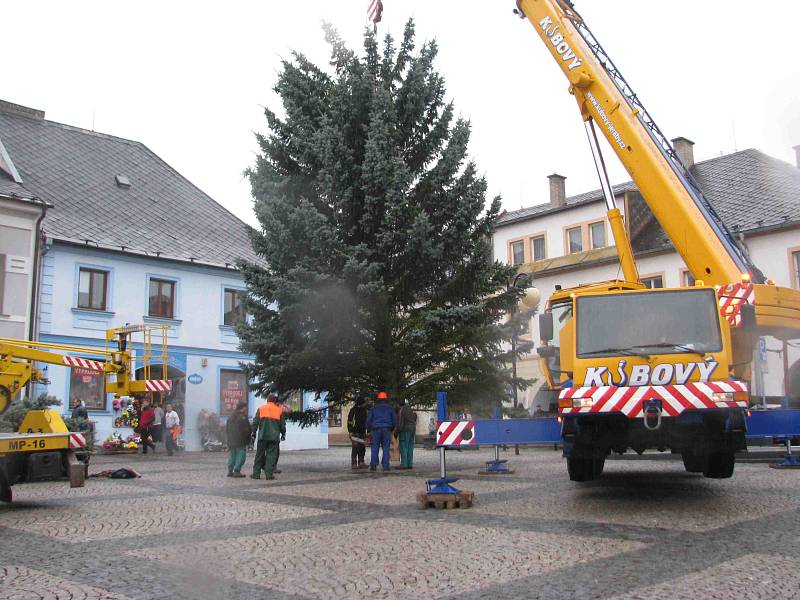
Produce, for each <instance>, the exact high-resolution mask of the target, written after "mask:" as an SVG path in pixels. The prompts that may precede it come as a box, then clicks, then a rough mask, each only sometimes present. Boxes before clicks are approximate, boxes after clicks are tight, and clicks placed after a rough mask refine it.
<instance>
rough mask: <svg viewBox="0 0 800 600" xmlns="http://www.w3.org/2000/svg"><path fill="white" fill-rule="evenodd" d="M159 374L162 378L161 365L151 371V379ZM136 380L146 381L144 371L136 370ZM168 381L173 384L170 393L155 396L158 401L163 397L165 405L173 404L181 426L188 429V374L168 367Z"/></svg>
mask: <svg viewBox="0 0 800 600" xmlns="http://www.w3.org/2000/svg"><path fill="white" fill-rule="evenodd" d="M156 374H158V375H157V376H158V377H161V365H153V366H152V367H151V370H150V377H151V378H154V377H156ZM136 379H144V369H143V368H140V369H136ZM167 379H169V380H170V381H171V382H172V389H171V390H170V391H169V392H163V393H161V394H154V397H155V398H156V399H158V398H159V396H160V397H161V399H162V401H163V403H164V404H167V403H169V404H172V408H174V409H175V412H177V413H178V416H179V417H180V418H181V424H182V425H183V427H184V428H185V427H186V418H185V416H186V373H184V372H183V371H181V370H180V369H178V368H177V367H173V366H171V365H168V366H167Z"/></svg>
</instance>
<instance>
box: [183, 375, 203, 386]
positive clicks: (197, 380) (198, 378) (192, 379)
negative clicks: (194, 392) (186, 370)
mask: <svg viewBox="0 0 800 600" xmlns="http://www.w3.org/2000/svg"><path fill="white" fill-rule="evenodd" d="M186 379H188V380H189V383H193V384H194V385H199V384H201V383H203V376H202V375H200V374H198V373H192V374H191V375H189V376H188V377H187V378H186Z"/></svg>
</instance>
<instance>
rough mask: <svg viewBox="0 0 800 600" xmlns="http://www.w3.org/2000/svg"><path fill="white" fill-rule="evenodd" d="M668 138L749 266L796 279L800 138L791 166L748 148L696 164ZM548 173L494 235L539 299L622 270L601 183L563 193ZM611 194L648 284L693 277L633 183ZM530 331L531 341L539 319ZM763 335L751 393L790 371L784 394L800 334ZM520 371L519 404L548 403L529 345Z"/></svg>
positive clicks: (799, 392) (793, 384)
mask: <svg viewBox="0 0 800 600" xmlns="http://www.w3.org/2000/svg"><path fill="white" fill-rule="evenodd" d="M673 144H674V145H675V149H676V151H677V152H678V154H679V155H680V156H681V158H682V159H683V161H684V163H685V164H686V165H687V166H688V167H689V168H690V169H691V172H692V174H693V175H694V177H695V179H696V180H697V182H698V183H699V185H700V187H701V188H702V189H703V192H704V194H705V196H706V198H708V200H709V202H711V204H712V205H713V206H714V208H715V209H716V211H717V213H718V214H719V215H720V217H721V218H722V219H723V221H725V224H726V225H727V227H728V228H729V229H730V231H731V232H732V233H733V234H734V235H736V236H737V237H739V239H740V240H741V241H742V242H743V244H744V246H745V248H746V249H747V250H748V251H749V253H750V256H751V258H752V260H753V262H754V263H755V265H756V266H758V267H759V268H760V269H761V270H762V271H763V272H764V273H765V275H766V276H767V277H768V278H770V279H773V280H774V281H775V282H776V283H777V285H781V286H791V287H795V288H798V287H800V146H797V147H795V150H796V151H797V152H798V164H797V165H796V166H792V165H790V164H787V163H785V162H783V161H780V160H777V159H775V158H772V157H770V156H767V155H765V154H763V153H762V152H759V151H758V150H752V149H750V150H743V151H740V152H735V153H733V154H728V155H724V156H720V157H718V158H713V159H710V160H706V161H702V162H698V163H695V162H694V155H693V154H694V153H693V143H692V142H691V141H689V140H687V139H685V138H678V139H676V140H673ZM548 179H549V198H548V200H549V201H548V202H546V203H543V204H539V205H537V206H532V207H530V208H523V209H520V210H516V211H512V212H506V213H503V214H502V215H501V216H500V217H499V218H498V220H497V223H496V226H495V232H494V237H493V243H494V255H495V258H496V259H498V260H502V261H506V262H508V263H509V264H514V265H517V266H518V267H519V268H520V270H521V271H527V272H530V273H532V274H533V276H534V284H535V286H536V287H537V288H539V290H540V291H541V293H542V298H543V300H542V302H545V301H546V299H547V298H548V297H549V296H550V295H551V294H552V293H553V291H554V290H555V286H556V285H560V286H561V287H562V288H567V287H572V286H576V285H579V284H583V283H591V282H596V281H604V280H608V279H616V278H621V277H622V272H621V269H620V267H619V262H618V260H617V253H616V249H615V247H614V240H613V237H612V234H611V229H610V227H609V224H608V222H607V219H606V208H605V203H604V200H603V196H602V192H601V191H600V190H595V191H592V192H588V193H584V194H580V195H577V196H570V197H568V196H567V195H566V185H565V183H566V178H565V177H563V176H561V175H555V174H554V175H551V176H550V177H549V178H548ZM543 188H544V186H543ZM614 194H615V196H616V199H617V203H618V206H619V207H620V210H621V211H622V212H623V214H624V215H625V221H626V227H627V231H628V235H629V236H630V239H631V242H632V245H633V249H634V253H635V254H636V259H637V263H638V268H639V274H640V277H641V279H642V281H643V282H644V283H646V284H647V285H649V286H651V287H665V286H666V287H669V286H677V285H681V284H686V283H690V282H691V281H692V278H691V275H690V274H689V273H688V271H687V270H686V266H685V265H684V263H683V261H682V259H681V257H680V256H679V255H678V254H677V253H676V252H675V250H674V248H673V247H672V245H671V244H670V242H669V240H668V239H667V237H666V235H665V233H664V231H663V230H662V229H661V227H660V226H659V224H658V223H657V222H656V220H655V218H654V217H653V214H652V213H651V212H650V210H649V209H648V207H647V205H646V204H645V203H644V201H643V199H642V196H641V194H639V192H638V190H637V188H636V186H635V185H634V184H633V183H632V182H627V183H623V184H621V185H617V186H614ZM530 335H531V336H532V338H533V340H534V341H535V342H536V344H538V341H539V335H538V323H537V320H536V319H533V321H532V324H531V334H530ZM763 343H764V344H765V348H764V349H763V350H762V352H760V353H756V354H757V357H756V360H754V363H755V364H754V373H755V377H754V382H753V392H754V394H756V395H765V396H782V395H783V394H784V389H783V386H784V371H787V374H788V386H787V387H788V391H789V394H790V395H791V396H793V397H800V343H794V345H792V344H788V345H784V344H783V343H782V342H781V341H779V340H776V339H773V338H766V339H764V341H763ZM518 371H519V374H520V376H522V377H529V378H538V379H539V381H538V382H537V383H536V384H534V385H533V386H532V387H531V388H529V389H528V390H526V391H525V392H522V393H521V394H520V399H521V401H522V402H523V403H524V405H525V406H526V407H528V408H529V409H531V410H536V409H541V410H548V409H549V408H551V407H550V404H551V403H552V402H553V397H552V395H550V394H545V393H543V392H542V391H541V390H540V389H539V388H540V387H541V384H542V381H543V378H542V376H541V371H540V370H539V365H538V357H537V356H536V354H535V353H534V354H531V355H528V356H525V357H523V359H522V360H521V361H520V362H519V363H518Z"/></svg>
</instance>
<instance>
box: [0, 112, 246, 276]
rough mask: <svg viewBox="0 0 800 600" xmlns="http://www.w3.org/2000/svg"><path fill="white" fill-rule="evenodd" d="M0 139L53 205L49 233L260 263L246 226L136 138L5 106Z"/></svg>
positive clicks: (153, 251)
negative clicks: (121, 179) (123, 183)
mask: <svg viewBox="0 0 800 600" xmlns="http://www.w3.org/2000/svg"><path fill="white" fill-rule="evenodd" d="M0 139H2V140H3V143H4V144H5V147H6V149H7V150H8V153H9V155H10V156H11V157H12V158H13V160H14V164H15V165H16V167H17V169H18V170H19V172H20V175H21V176H22V179H23V181H24V184H25V188H26V189H27V190H29V191H30V192H31V193H33V194H34V195H36V196H37V197H39V198H41V199H42V200H45V201H49V202H51V203H53V204H54V208H53V209H52V210H50V211H48V213H47V217H46V219H45V223H44V230H45V233H46V235H47V236H48V237H51V238H55V239H61V240H65V241H71V242H77V243H83V242H86V241H88V243H90V244H91V245H95V244H96V245H99V246H101V247H107V248H113V249H116V250H121V249H122V248H123V247H124V248H125V249H126V251H128V252H133V253H140V254H147V255H160V256H161V257H164V258H170V259H175V260H181V261H189V259H194V261H196V262H198V263H203V264H211V265H219V266H224V265H226V264H228V265H233V264H234V263H235V262H236V260H237V259H238V258H243V259H246V260H249V261H254V262H260V259H259V258H257V257H256V255H255V254H254V252H253V249H252V246H251V244H250V238H249V235H248V229H249V227H248V226H247V225H246V224H245V223H244V222H242V221H241V220H239V219H238V218H237V217H235V216H234V215H233V214H231V213H230V212H228V211H227V210H226V209H225V208H223V207H222V206H220V205H219V204H218V203H217V202H215V201H214V200H213V199H212V198H211V197H209V196H208V195H207V194H205V193H203V192H202V191H201V190H199V189H198V188H197V187H196V186H194V185H193V184H192V183H191V182H189V181H188V180H187V179H186V178H184V177H183V176H181V175H180V173H178V172H177V171H175V170H174V169H173V168H172V167H170V166H169V165H168V164H167V163H165V162H164V161H163V160H161V159H160V158H159V157H158V156H157V155H156V154H155V153H153V152H152V151H151V150H150V149H149V148H147V146H145V145H144V144H142V143H140V142H136V141H132V140H126V139H123V138H118V137H114V136H110V135H105V134H101V133H96V132H92V131H87V130H84V129H79V128H77V127H71V126H69V125H63V124H61V123H55V122H53V121H48V120H45V119H41V118H30V117H27V116H22V115H19V114H11V113H5V112H2V111H0ZM116 175H125V176H126V177H128V178H129V179H130V181H131V186H130V187H129V188H123V187H120V186H118V185H117V183H116V180H115V177H116ZM2 186H3V183H2V179H0V192H1V191H2V189H3V188H2Z"/></svg>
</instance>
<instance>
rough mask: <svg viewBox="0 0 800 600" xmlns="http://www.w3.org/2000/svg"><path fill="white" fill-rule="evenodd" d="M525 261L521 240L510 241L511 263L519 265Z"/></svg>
mask: <svg viewBox="0 0 800 600" xmlns="http://www.w3.org/2000/svg"><path fill="white" fill-rule="evenodd" d="M524 262H525V244H524V242H523V241H522V240H520V241H518V242H511V264H512V265H514V266H517V265H521V264H522V263H524Z"/></svg>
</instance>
